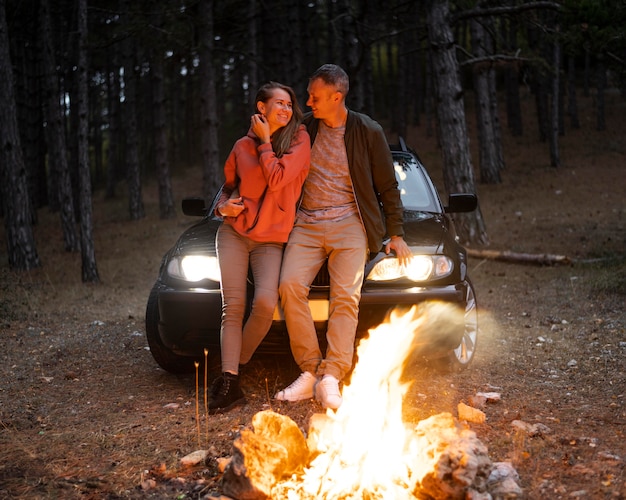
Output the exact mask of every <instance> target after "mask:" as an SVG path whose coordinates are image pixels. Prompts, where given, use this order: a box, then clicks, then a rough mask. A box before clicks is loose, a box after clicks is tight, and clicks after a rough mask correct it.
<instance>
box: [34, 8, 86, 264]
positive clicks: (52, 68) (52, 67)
mask: <svg viewBox="0 0 626 500" xmlns="http://www.w3.org/2000/svg"><path fill="white" fill-rule="evenodd" d="M40 19H41V37H42V46H43V47H42V48H43V50H42V59H43V70H44V75H43V78H42V81H43V87H44V94H45V100H44V106H43V109H44V117H45V120H46V142H47V144H48V168H49V169H50V172H51V175H52V176H53V177H55V178H56V183H55V185H56V188H57V191H56V193H52V194H54V195H56V196H55V197H56V202H57V204H58V205H57V206H58V207H59V215H60V218H61V228H62V230H63V241H64V243H65V250H66V251H68V252H77V251H78V250H79V248H80V240H79V236H78V231H77V228H76V214H75V212H74V197H73V195H72V182H71V179H70V169H69V165H68V162H67V145H66V143H65V118H64V116H63V110H62V109H61V104H60V102H61V101H60V91H59V79H58V74H57V69H56V68H57V66H56V60H55V56H54V44H53V43H52V23H51V16H50V2H49V0H41V3H40Z"/></svg>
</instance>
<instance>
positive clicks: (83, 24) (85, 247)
mask: <svg viewBox="0 0 626 500" xmlns="http://www.w3.org/2000/svg"><path fill="white" fill-rule="evenodd" d="M77 72H78V75H77V76H78V82H77V85H78V89H77V95H78V144H77V146H78V147H77V150H78V193H79V198H78V205H79V207H80V248H81V257H82V277H83V281H84V282H90V283H97V282H99V281H100V278H99V276H98V267H97V266H96V254H95V249H94V244H93V222H92V201H91V174H90V172H89V144H88V142H89V122H88V117H89V105H88V98H89V91H88V89H87V0H78V65H77Z"/></svg>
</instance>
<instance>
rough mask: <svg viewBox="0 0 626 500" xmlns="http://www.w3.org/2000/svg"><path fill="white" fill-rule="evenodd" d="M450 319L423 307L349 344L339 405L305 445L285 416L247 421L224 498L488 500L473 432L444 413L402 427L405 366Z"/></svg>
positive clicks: (483, 457)
mask: <svg viewBox="0 0 626 500" xmlns="http://www.w3.org/2000/svg"><path fill="white" fill-rule="evenodd" d="M457 314H459V313H458V311H457V310H456V309H455V308H453V306H451V305H449V304H441V303H431V304H428V305H423V306H421V307H419V308H418V307H413V308H412V309H411V310H410V311H408V312H405V313H398V312H393V313H392V314H391V315H390V318H389V320H388V321H387V322H385V323H384V324H382V325H380V326H378V327H377V328H375V329H372V330H371V331H370V332H369V336H368V337H367V338H365V339H363V340H362V341H361V342H360V344H359V346H358V351H357V354H358V363H357V364H356V367H355V369H354V371H353V373H352V376H351V380H350V383H349V385H345V386H344V388H343V391H342V392H343V404H342V405H341V407H340V408H339V409H338V410H337V411H333V410H330V409H329V410H327V411H326V413H325V414H317V415H314V416H313V418H312V419H311V421H310V422H309V429H308V433H307V434H308V435H307V437H306V438H305V437H304V435H303V434H302V432H301V431H300V429H298V427H297V426H296V424H295V423H294V422H293V421H291V419H289V418H288V417H285V416H283V415H280V414H278V413H275V412H273V411H264V412H259V413H257V414H256V415H255V416H254V418H253V421H252V427H253V430H244V431H242V432H241V434H240V436H239V437H238V438H237V439H236V440H235V442H234V446H233V448H234V452H233V458H232V460H231V462H230V464H229V465H228V466H227V467H226V470H225V471H224V476H223V480H222V485H223V492H224V494H226V495H229V496H231V497H233V498H242V499H243V498H247V499H257V498H258V499H264V498H271V499H290V500H291V499H293V500H296V499H297V500H307V499H320V498H322V499H329V500H331V499H332V500H335V499H355V500H356V499H389V498H393V499H396V500H402V499H415V498H418V499H420V498H435V499H439V498H441V499H455V498H458V499H462V498H468V495H470V493H471V494H473V495H474V496H473V497H472V498H492V497H491V495H489V493H487V490H488V488H489V484H490V481H491V483H494V481H493V478H491V479H490V475H491V474H492V472H493V471H494V470H495V469H498V467H496V466H494V464H493V463H492V462H491V460H490V459H489V457H488V453H487V448H486V447H485V446H484V445H483V444H482V443H481V442H480V441H479V440H478V439H477V437H476V434H475V433H474V432H473V431H471V430H470V429H469V428H468V427H467V426H466V425H464V424H462V423H461V422H459V421H457V420H456V419H455V418H454V417H453V416H452V414H450V413H443V414H440V415H435V416H433V417H430V418H428V419H426V420H423V421H421V422H419V423H418V424H417V425H408V424H405V423H404V422H403V420H402V403H403V400H404V397H405V395H406V393H407V391H408V389H409V387H410V381H406V380H403V377H402V375H403V372H404V366H405V363H406V362H407V360H408V359H410V357H411V355H412V354H413V353H414V352H415V351H416V349H418V348H419V344H420V342H421V340H420V339H423V338H424V335H426V336H427V335H428V329H429V328H432V325H435V324H438V325H441V321H442V318H450V319H451V320H452V321H454V316H455V315H457ZM513 474H514V471H513ZM505 476H508V475H505ZM499 483H501V481H499ZM476 495H478V496H476ZM481 495H483V496H481ZM509 498H515V496H509Z"/></svg>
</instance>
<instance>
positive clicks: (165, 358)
mask: <svg viewBox="0 0 626 500" xmlns="http://www.w3.org/2000/svg"><path fill="white" fill-rule="evenodd" d="M161 289H162V285H160V284H159V283H158V282H157V283H155V284H154V286H153V287H152V290H151V291H150V296H149V297H148V305H147V306H146V338H147V340H148V346H149V347H150V353H151V354H152V357H153V358H154V360H155V361H156V362H157V363H158V365H159V366H160V367H161V368H163V369H164V370H165V371H168V372H170V373H175V374H182V373H192V372H193V371H194V369H195V365H194V361H195V360H194V359H192V358H189V357H186V356H179V355H178V354H175V353H173V352H172V351H170V350H169V349H168V348H167V347H166V346H165V344H163V341H162V340H161V336H160V335H159V293H160V291H161Z"/></svg>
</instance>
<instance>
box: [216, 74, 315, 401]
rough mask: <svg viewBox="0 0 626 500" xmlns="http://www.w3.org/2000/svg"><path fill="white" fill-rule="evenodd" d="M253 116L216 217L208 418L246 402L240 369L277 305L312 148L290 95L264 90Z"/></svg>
mask: <svg viewBox="0 0 626 500" xmlns="http://www.w3.org/2000/svg"><path fill="white" fill-rule="evenodd" d="M255 105H256V111H257V113H256V114H254V115H252V118H251V119H250V129H249V130H248V133H247V134H246V136H244V137H242V138H241V139H239V140H238V141H237V142H236V143H235V145H234V147H233V149H232V151H231V153H230V155H229V156H228V159H227V160H226V164H225V165H224V176H225V182H224V187H223V190H222V194H221V197H220V199H219V200H218V203H217V205H216V206H217V208H216V212H217V213H218V214H219V215H220V216H222V217H223V218H224V223H223V224H222V225H221V226H220V228H219V230H218V232H217V256H218V260H219V265H220V271H221V274H222V303H223V307H222V327H221V339H220V340H221V352H222V376H221V377H219V378H217V379H216V380H215V381H214V382H213V385H212V387H211V392H210V395H211V398H210V402H209V413H217V412H219V411H227V410H230V409H231V408H233V407H235V406H236V405H238V404H243V403H244V402H245V397H244V394H243V392H242V391H241V388H240V387H239V365H243V364H245V363H247V362H248V361H249V360H250V358H251V357H252V355H253V354H254V351H255V350H256V348H257V347H258V345H259V344H260V343H261V341H262V340H263V338H264V337H265V335H266V334H267V332H268V330H269V328H270V326H271V324H272V316H273V314H274V308H275V307H276V304H277V302H278V278H279V274H280V266H281V262H282V257H283V247H284V244H285V242H286V241H287V238H288V236H289V232H290V231H291V228H292V227H293V223H294V219H295V212H296V203H297V201H298V198H299V197H300V193H301V190H302V185H303V183H304V179H305V178H306V176H307V174H308V171H309V159H310V154H311V146H310V139H309V135H308V133H307V132H306V130H305V128H304V126H303V125H301V124H300V122H301V120H302V111H301V110H300V108H299V106H298V102H297V100H296V96H295V93H294V91H293V89H291V88H290V87H287V86H285V85H282V84H280V83H276V82H270V83H267V84H265V85H263V86H262V87H261V88H260V89H259V91H258V92H257V96H256V99H255ZM248 266H250V268H251V269H252V275H253V277H254V297H253V300H252V309H251V311H250V315H249V317H248V319H247V320H246V322H245V324H244V323H243V319H244V314H245V311H246V301H247V299H246V289H247V276H248Z"/></svg>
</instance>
